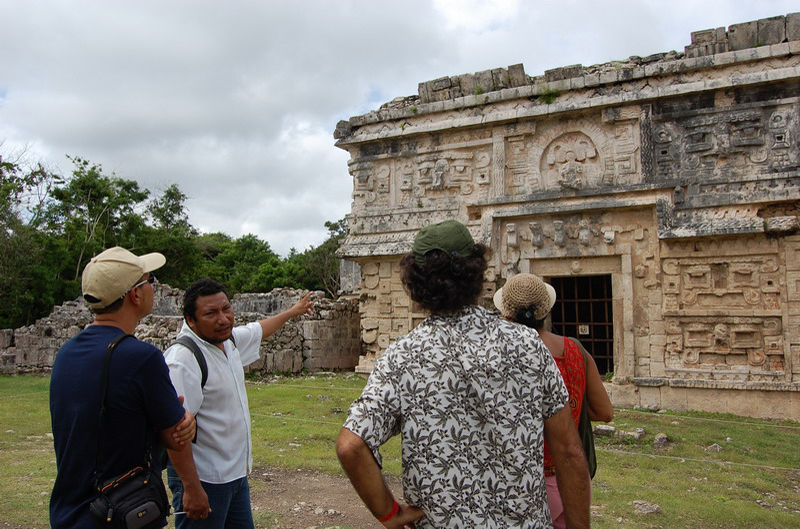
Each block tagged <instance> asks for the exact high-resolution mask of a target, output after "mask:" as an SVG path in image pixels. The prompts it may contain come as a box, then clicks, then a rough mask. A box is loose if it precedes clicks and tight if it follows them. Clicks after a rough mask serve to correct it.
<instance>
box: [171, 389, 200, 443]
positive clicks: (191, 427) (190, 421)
mask: <svg viewBox="0 0 800 529" xmlns="http://www.w3.org/2000/svg"><path fill="white" fill-rule="evenodd" d="M178 400H179V401H180V402H181V404H183V395H181V396H179V397H178ZM196 433H197V420H196V419H195V418H194V415H192V414H191V413H189V410H184V414H183V418H182V419H181V421H180V422H179V423H178V425H177V426H176V427H175V431H174V432H172V439H173V440H175V441H176V442H178V444H180V445H185V444H186V442H187V441H191V440H192V439H194V436H195V434H196Z"/></svg>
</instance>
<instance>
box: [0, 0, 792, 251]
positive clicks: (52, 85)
mask: <svg viewBox="0 0 800 529" xmlns="http://www.w3.org/2000/svg"><path fill="white" fill-rule="evenodd" d="M794 10H797V8H796V2H794V1H791V2H790V1H783V0H774V1H771V2H749V3H747V2H741V1H738V0H728V1H724V0H707V1H705V2H695V1H694V0H691V1H690V0H675V1H673V2H671V3H670V4H668V5H666V4H664V3H663V2H660V1H658V2H657V1H656V0H640V1H634V0H629V1H623V0H607V1H603V2H596V1H590V0H581V1H579V0H561V1H560V2H558V3H557V4H553V3H544V2H532V1H521V0H492V1H479V0H462V1H458V0H434V1H430V0H407V1H404V2H394V1H389V0H371V1H366V0H338V1H337V2H331V1H329V0H304V1H303V2H293V3H290V2H258V1H255V0H231V1H229V2H213V1H211V0H171V1H169V2H163V1H156V0H142V1H139V2H132V3H120V2H98V1H96V0H73V1H70V2H67V1H64V0H54V1H51V2H35V1H34V2H19V1H17V0H0V19H2V20H3V31H2V32H0V64H2V65H3V69H2V76H0V142H3V146H2V149H3V150H5V149H9V148H12V147H15V148H19V147H22V146H26V145H27V146H30V148H31V150H32V151H34V152H35V153H36V154H37V155H39V156H41V157H42V158H43V159H44V161H46V162H47V163H48V164H49V165H51V166H56V167H58V168H60V169H61V171H62V172H69V170H70V169H71V166H70V164H69V162H68V161H67V159H66V157H65V155H73V156H80V157H82V158H85V159H88V160H90V161H92V162H95V163H99V164H102V165H103V167H104V169H105V170H106V171H108V172H111V171H113V172H115V173H116V174H117V175H118V176H120V177H123V178H128V179H134V180H137V181H139V182H140V183H141V184H142V185H144V186H146V187H149V188H151V189H154V190H160V189H164V188H166V187H167V186H168V185H170V184H172V183H177V184H178V185H179V186H180V188H181V189H182V190H183V191H184V193H186V194H187V195H188V196H189V197H190V200H189V201H188V207H189V214H190V220H191V221H192V223H193V224H194V225H195V226H197V227H199V228H201V229H203V230H206V231H223V232H226V233H228V234H230V235H232V236H234V237H236V236H239V235H242V234H245V233H248V232H252V233H254V234H256V235H257V236H259V237H260V238H262V239H264V240H267V241H268V242H269V243H270V245H271V246H272V247H273V249H275V250H276V251H278V252H279V253H281V254H284V255H285V254H286V253H288V251H289V249H290V248H292V247H295V248H297V249H298V250H302V249H305V248H307V247H308V246H309V245H317V244H319V243H321V242H322V241H323V240H324V239H325V237H326V236H327V230H326V229H325V227H324V222H325V221H327V220H338V219H339V218H341V217H342V216H344V214H345V213H347V212H348V211H349V209H350V203H351V186H352V181H351V177H350V175H349V174H348V172H347V159H348V154H347V153H346V152H344V151H342V150H339V149H337V148H336V147H334V139H333V130H334V128H335V126H336V122H337V121H338V120H340V119H347V118H349V117H350V116H352V115H357V114H362V113H365V112H368V111H370V110H373V109H375V108H377V107H378V106H379V105H380V104H382V103H384V102H387V101H389V100H391V99H393V98H395V97H398V96H407V95H411V94H415V93H416V91H417V85H418V83H420V82H423V81H428V80H431V79H435V78H438V77H442V76H445V75H458V74H462V73H472V72H476V71H481V70H486V69H490V68H496V67H501V66H508V65H510V64H516V63H520V62H521V63H523V64H524V65H525V69H526V72H527V73H528V74H529V75H541V74H542V73H543V72H544V70H546V69H550V68H555V67H558V66H566V65H570V64H576V63H581V64H584V65H591V64H596V63H600V62H606V61H609V60H615V59H624V58H627V57H628V56H630V55H649V54H652V53H656V52H662V51H670V50H673V49H675V50H679V51H680V50H682V49H683V46H685V45H687V44H689V42H690V33H691V32H692V31H697V30H701V29H708V28H712V27H720V26H728V25H730V24H734V23H738V22H746V21H749V20H755V19H757V18H765V17H769V16H774V15H785V14H787V13H790V12H792V11H794Z"/></svg>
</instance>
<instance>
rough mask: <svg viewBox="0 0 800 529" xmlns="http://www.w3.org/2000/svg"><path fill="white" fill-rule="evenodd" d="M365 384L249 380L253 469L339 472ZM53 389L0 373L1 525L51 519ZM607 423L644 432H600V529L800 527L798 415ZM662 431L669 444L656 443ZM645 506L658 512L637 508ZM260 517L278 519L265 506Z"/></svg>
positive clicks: (391, 457) (267, 521) (341, 378)
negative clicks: (349, 420) (346, 425)
mask: <svg viewBox="0 0 800 529" xmlns="http://www.w3.org/2000/svg"><path fill="white" fill-rule="evenodd" d="M364 383H365V380H364V379H363V378H361V377H360V376H355V375H346V374H342V375H335V376H305V377H279V378H276V379H274V380H271V381H269V382H252V383H250V384H249V385H248V394H249V398H250V408H251V415H252V425H253V446H254V448H253V449H254V459H255V465H256V466H273V467H282V468H287V469H297V468H306V469H315V470H322V471H324V472H327V473H331V474H335V475H341V470H340V468H339V464H338V462H337V461H336V457H335V454H334V443H335V439H336V436H337V435H338V433H339V429H340V427H341V424H342V423H343V421H344V419H345V416H346V412H347V407H348V406H349V404H350V402H352V400H353V399H355V398H356V397H357V396H358V394H359V392H360V390H361V388H362V387H363V385H364ZM48 385H49V378H48V377H36V376H16V377H9V376H0V423H2V425H3V427H2V432H1V433H2V436H0V467H2V468H3V475H4V477H5V479H3V480H0V523H2V522H5V523H7V524H10V525H12V526H17V527H47V526H48V523H47V505H48V499H49V493H50V488H51V486H52V480H53V478H54V477H55V457H54V455H53V450H52V439H51V438H50V437H49V432H50V417H49V411H48ZM612 425H613V426H615V427H616V428H617V430H618V431H624V432H634V431H635V430H636V429H637V428H641V429H643V430H644V435H643V437H641V438H640V439H634V438H632V437H628V438H624V439H623V438H619V437H597V438H596V444H597V450H598V454H597V456H598V462H599V467H598V472H597V476H595V479H594V482H593V487H594V491H593V494H594V497H593V502H592V503H593V505H592V513H593V517H592V523H593V525H594V526H595V527H601V528H606V527H608V528H611V527H619V526H621V525H625V526H629V527H703V528H714V527H720V528H722V527H725V528H728V527H734V528H735V527H742V528H744V527H748V528H749V527H770V528H772V527H800V450H798V448H797V447H798V445H800V424H799V423H795V422H791V421H767V420H758V419H750V418H744V417H737V416H732V415H721V414H710V413H671V412H668V413H649V412H641V411H638V410H620V409H618V410H616V416H615V420H614V423H612ZM658 433H664V434H666V435H667V437H668V439H669V443H668V444H667V446H665V447H663V448H655V447H654V446H653V439H654V437H655V435H656V434H658ZM713 445H718V448H717V447H714V446H713ZM710 447H711V448H710ZM381 452H382V454H383V458H384V466H385V469H386V471H387V472H389V473H392V474H395V475H399V473H400V443H399V440H398V439H393V440H392V441H391V442H390V443H388V444H387V445H386V446H384V448H383V449H382V450H381ZM639 502H642V503H639ZM648 504H649V505H657V506H658V512H653V513H648V514H642V513H639V512H637V509H642V508H643V507H647V506H648ZM257 516H258V520H257V521H258V523H259V525H261V526H264V527H269V526H271V525H273V524H274V516H273V515H272V514H271V513H268V512H259V513H258V515H257Z"/></svg>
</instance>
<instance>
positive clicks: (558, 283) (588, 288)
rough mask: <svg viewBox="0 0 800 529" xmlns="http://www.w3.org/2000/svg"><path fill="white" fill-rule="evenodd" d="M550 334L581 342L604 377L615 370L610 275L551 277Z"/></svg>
mask: <svg viewBox="0 0 800 529" xmlns="http://www.w3.org/2000/svg"><path fill="white" fill-rule="evenodd" d="M550 284H551V285H553V288H555V290H556V294H557V299H556V304H555V306H553V310H552V313H551V314H552V319H553V332H555V333H556V334H562V335H564V336H569V337H574V338H577V339H578V340H580V342H581V343H582V344H583V346H584V347H585V348H586V350H587V351H589V353H590V354H591V355H592V357H594V361H595V363H596V364H597V369H598V370H599V371H600V374H601V375H603V374H605V373H607V372H609V371H614V325H613V322H614V318H613V314H612V304H611V298H612V295H611V276H610V275H600V276H578V277H553V278H550Z"/></svg>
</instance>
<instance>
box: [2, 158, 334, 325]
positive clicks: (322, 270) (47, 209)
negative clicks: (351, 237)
mask: <svg viewBox="0 0 800 529" xmlns="http://www.w3.org/2000/svg"><path fill="white" fill-rule="evenodd" d="M71 160H72V162H73V165H74V169H73V171H72V174H71V175H69V176H68V177H63V176H61V175H58V174H55V173H54V172H52V171H49V170H47V169H46V168H44V167H43V166H42V165H40V164H37V165H36V166H33V167H26V166H23V164H21V163H18V162H12V161H8V160H7V159H4V158H3V157H2V156H0V328H17V327H20V326H23V325H29V324H31V323H33V322H34V321H35V320H36V319H37V318H40V317H42V316H44V315H46V314H48V313H49V312H50V311H51V310H52V308H53V306H54V305H58V304H61V303H63V302H64V301H67V300H71V299H75V298H77V297H78V296H79V295H80V275H81V271H82V270H83V268H84V266H86V263H87V262H88V260H89V259H90V258H91V257H92V256H93V255H95V254H97V253H99V252H100V251H102V250H103V249H105V248H109V247H111V246H115V245H118V246H123V247H125V248H128V249H130V250H131V251H133V252H135V253H139V254H141V253H146V252H152V251H157V252H161V253H163V254H164V255H165V256H166V257H167V264H166V265H165V266H164V267H163V268H162V269H160V270H159V272H158V278H159V280H160V281H161V282H163V283H167V284H169V285H171V286H174V287H178V288H185V287H186V286H187V285H188V284H189V283H191V282H192V281H194V280H195V279H197V278H199V277H203V276H207V277H211V278H214V279H216V280H218V281H220V282H222V283H224V284H226V285H227V286H228V288H229V290H230V292H231V293H236V292H269V291H270V290H272V289H273V288H276V287H283V286H288V287H293V288H304V289H309V290H324V291H325V292H327V293H328V295H329V296H331V297H335V295H336V293H337V291H338V290H339V274H338V273H339V260H338V259H337V258H336V255H335V252H336V250H337V249H338V248H339V244H340V241H341V240H342V238H343V237H344V234H345V229H346V225H345V221H344V220H340V221H338V222H326V223H325V227H326V228H328V230H329V237H328V239H327V240H326V241H325V242H323V243H322V244H321V245H320V246H318V247H311V248H308V249H307V250H305V251H303V252H302V253H298V252H297V251H296V250H295V249H292V251H291V253H290V255H289V256H288V257H286V258H282V257H281V256H279V255H278V254H277V253H275V252H274V251H273V250H272V249H271V248H270V246H269V243H268V242H266V241H262V240H260V239H259V238H258V237H257V236H255V235H252V234H248V235H243V236H242V237H239V238H236V239H233V238H231V237H230V236H229V235H226V234H224V233H202V234H201V233H199V232H198V231H197V230H196V229H195V228H194V227H193V226H192V225H191V224H190V223H189V220H188V215H187V212H186V209H185V205H184V203H185V201H186V198H187V197H186V195H185V194H184V193H183V192H182V191H181V190H180V189H179V188H178V186H177V185H175V184H173V185H171V186H169V187H168V188H167V189H166V190H164V191H163V192H161V193H160V194H157V195H154V196H153V195H151V192H150V191H149V190H147V189H143V188H141V187H140V186H139V184H138V183H137V182H135V181H132V180H125V179H122V178H118V177H116V176H114V175H113V174H112V175H106V174H104V173H103V170H102V167H101V166H99V165H96V164H92V163H91V162H89V161H87V160H84V159H81V158H77V157H76V158H71Z"/></svg>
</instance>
